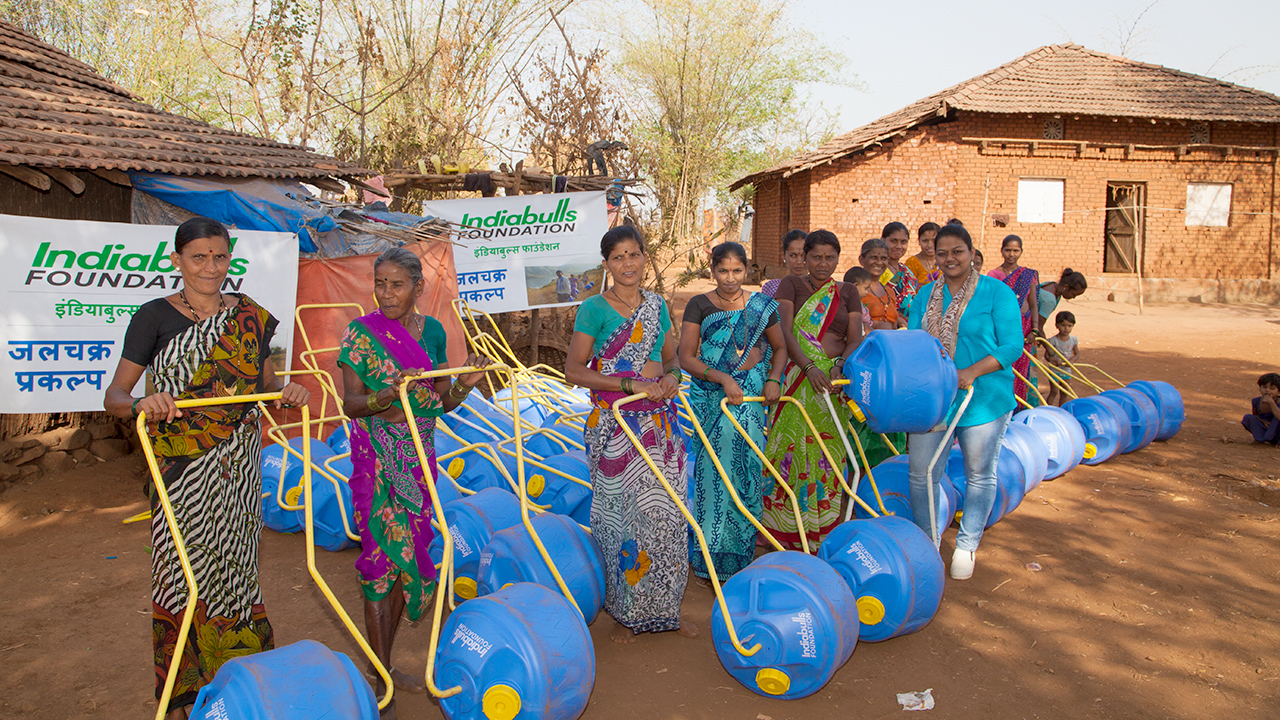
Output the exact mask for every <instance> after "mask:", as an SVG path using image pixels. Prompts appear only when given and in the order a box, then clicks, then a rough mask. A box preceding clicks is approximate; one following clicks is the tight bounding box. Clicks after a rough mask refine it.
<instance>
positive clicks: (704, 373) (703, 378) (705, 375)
mask: <svg viewBox="0 0 1280 720" xmlns="http://www.w3.org/2000/svg"><path fill="white" fill-rule="evenodd" d="M709 372H711V366H710V365H708V366H706V367H704V368H702V380H703V381H704V382H711V379H710V378H708V377H707V373H709Z"/></svg>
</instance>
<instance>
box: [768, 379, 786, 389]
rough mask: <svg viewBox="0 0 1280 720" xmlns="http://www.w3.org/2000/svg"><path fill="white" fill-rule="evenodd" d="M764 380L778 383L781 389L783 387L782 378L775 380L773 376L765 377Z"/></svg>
mask: <svg viewBox="0 0 1280 720" xmlns="http://www.w3.org/2000/svg"><path fill="white" fill-rule="evenodd" d="M764 381H765V383H766V384H768V383H778V388H779V389H781V388H782V381H781V380H774V379H773V378H765V379H764Z"/></svg>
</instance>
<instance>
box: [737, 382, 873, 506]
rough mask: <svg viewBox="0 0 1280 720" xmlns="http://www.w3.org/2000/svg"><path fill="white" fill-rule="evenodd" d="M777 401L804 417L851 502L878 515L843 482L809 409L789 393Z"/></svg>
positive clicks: (841, 469)
mask: <svg viewBox="0 0 1280 720" xmlns="http://www.w3.org/2000/svg"><path fill="white" fill-rule="evenodd" d="M806 382H808V381H806ZM744 399H745V398H744ZM752 399H753V400H757V399H763V398H752ZM778 402H788V403H791V404H792V405H795V406H796V409H797V410H799V411H800V417H801V418H803V419H804V424H805V425H806V426H808V428H809V431H810V432H812V433H813V439H814V441H815V442H816V443H817V445H818V449H819V450H821V451H822V456H823V457H825V458H826V459H827V464H828V465H830V466H831V468H832V471H833V472H835V476H836V480H837V482H839V483H840V487H841V488H843V489H844V491H845V493H847V494H848V495H849V498H850V499H851V500H852V501H853V502H855V503H857V504H858V505H860V506H862V509H863V510H866V511H867V513H869V514H870V515H871V517H880V513H878V512H876V511H875V509H874V508H872V507H871V506H870V505H868V504H867V503H866V502H865V501H863V499H862V498H860V497H858V494H857V493H855V492H854V491H853V489H852V488H850V487H849V483H847V482H845V479H844V469H843V468H841V466H840V463H838V462H836V459H835V457H833V456H832V455H831V451H830V450H828V449H827V444H826V442H824V441H823V440H822V434H821V433H819V432H818V427H817V426H816V425H814V424H813V420H812V419H811V418H810V417H809V411H808V410H805V409H804V404H803V403H801V402H800V401H799V400H797V399H795V398H794V397H792V396H790V395H783V396H782V397H780V398H778ZM836 427H837V428H838V429H839V428H840V426H839V424H838V423H837V426H836ZM836 468H840V469H838V470H837V469H836Z"/></svg>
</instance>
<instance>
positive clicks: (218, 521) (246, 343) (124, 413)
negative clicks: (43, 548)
mask: <svg viewBox="0 0 1280 720" xmlns="http://www.w3.org/2000/svg"><path fill="white" fill-rule="evenodd" d="M173 246H174V252H173V253H172V254H170V256H169V259H170V261H171V262H172V263H173V266H174V267H175V268H177V269H178V271H179V272H181V273H182V285H183V287H182V290H180V291H178V292H177V293H174V294H173V295H170V296H168V297H163V298H159V299H156V300H152V301H151V302H149V303H146V304H145V305H143V306H142V307H141V308H139V309H138V312H137V313H135V314H134V316H133V320H132V321H130V323H129V329H128V330H127V331H126V333H125V340H124V347H123V348H122V350H121V353H120V355H121V357H120V362H119V365H118V366H117V367H116V373H115V377H114V378H113V379H112V381H111V385H110V386H109V387H108V388H107V392H106V400H105V402H104V406H105V407H106V410H107V412H110V413H111V414H113V415H115V416H116V417H121V418H130V417H137V415H138V414H139V413H143V412H145V413H146V415H147V419H148V420H149V421H151V422H153V423H155V425H154V426H153V427H154V430H153V431H152V434H153V437H154V444H155V453H156V458H157V460H158V461H159V465H160V475H161V478H162V479H163V481H164V484H165V489H166V491H167V492H168V494H169V497H170V500H171V501H172V504H173V509H174V514H175V516H176V518H177V522H178V527H179V530H180V531H181V532H182V537H183V540H184V544H185V545H186V548H187V553H188V557H189V559H190V561H191V566H192V569H193V570H194V571H195V578H196V585H197V587H198V588H199V602H198V603H197V604H196V608H195V619H194V622H193V624H192V627H191V631H190V634H189V635H188V636H187V641H186V645H185V646H184V647H181V648H179V647H177V641H178V629H179V626H180V624H181V622H182V613H183V611H184V609H185V608H186V604H187V583H186V579H185V578H184V577H183V574H182V565H181V563H180V562H179V559H178V552H177V546H176V545H175V544H174V540H173V535H172V533H171V532H170V531H169V525H168V523H167V522H166V521H165V515H164V512H163V510H162V509H161V508H160V501H159V497H158V495H156V494H155V493H154V492H151V489H152V488H151V485H150V483H148V485H147V489H148V494H149V495H150V496H151V545H152V555H151V629H152V641H153V644H154V650H155V653H154V656H155V671H156V698H157V699H159V698H160V696H161V695H162V694H163V690H164V685H165V680H166V678H167V677H168V673H169V665H170V663H171V662H172V660H173V657H174V655H175V654H178V655H181V658H182V659H181V660H180V664H179V665H178V677H177V678H176V679H175V682H174V686H173V694H172V696H171V697H170V700H169V707H168V711H167V712H168V717H170V718H185V717H187V712H188V707H187V706H189V705H191V704H192V703H194V702H195V699H196V694H197V693H198V692H199V691H200V688H201V687H203V686H205V685H207V684H209V683H210V682H211V681H212V680H213V677H214V675H215V674H216V673H217V672H218V668H220V667H222V664H223V663H225V662H226V661H227V660H230V659H231V658H233V657H239V656H242V655H250V654H252V653H256V652H261V651H264V650H270V649H272V648H273V647H275V637H274V634H273V632H272V629H271V623H270V621H268V620H267V612H266V608H265V607H264V606H263V603H262V591H261V589H260V588H259V586H258V536H259V535H260V534H261V533H262V499H261V493H262V460H261V454H262V438H261V430H260V428H259V427H258V416H259V413H258V410H257V406H256V405H255V404H247V403H242V404H230V405H215V406H211V407H205V408H194V409H189V410H185V411H183V410H179V409H178V408H177V406H176V405H175V403H174V401H175V400H183V399H192V398H212V397H222V396H226V395H248V394H253V393H261V392H275V391H280V390H283V398H282V399H281V400H279V401H277V402H276V406H277V407H289V406H298V405H304V404H306V403H307V401H308V400H309V399H310V395H309V394H308V392H307V390H306V389H305V388H303V387H302V386H300V385H292V384H291V385H283V384H282V383H281V381H280V380H278V379H277V378H276V375H275V370H274V369H273V368H272V365H271V359H270V358H271V338H272V336H273V335H274V334H275V329H276V319H275V318H274V317H272V316H271V314H270V313H269V312H267V311H266V310H265V309H263V308H262V307H261V306H259V305H258V304H257V303H255V302H254V301H253V300H251V299H249V297H248V296H246V295H236V294H229V293H227V294H224V293H223V292H222V283H223V281H224V280H225V279H226V277H227V271H228V269H229V267H230V264H231V239H230V235H229V233H228V232H227V229H226V228H225V227H223V226H222V224H221V223H219V222H217V221H215V220H210V219H208V218H192V219H191V220H188V221H186V222H184V223H183V224H182V225H181V226H180V227H179V228H178V232H177V235H176V236H175V239H174V243H173ZM144 371H149V372H150V379H151V383H152V384H153V385H154V386H155V389H156V392H154V393H152V394H150V395H147V396H145V397H141V398H134V397H132V396H131V393H132V391H133V388H134V387H135V386H137V384H138V381H139V380H140V379H141V378H142V374H143V372H144Z"/></svg>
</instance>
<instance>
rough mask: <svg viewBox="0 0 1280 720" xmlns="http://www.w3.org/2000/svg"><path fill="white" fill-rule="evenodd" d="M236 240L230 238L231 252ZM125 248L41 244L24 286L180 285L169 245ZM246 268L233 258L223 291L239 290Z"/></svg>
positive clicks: (245, 260)
mask: <svg viewBox="0 0 1280 720" xmlns="http://www.w3.org/2000/svg"><path fill="white" fill-rule="evenodd" d="M235 247H236V238H231V249H232V250H233V251H234V250H235ZM127 249H128V247H127V246H125V245H122V244H119V243H116V244H107V245H103V246H102V249H101V250H96V249H95V250H86V251H76V250H67V249H60V248H56V247H54V243H53V242H42V243H40V247H39V248H37V249H36V254H35V257H34V258H32V260H31V270H29V271H28V272H27V281H26V282H25V283H24V284H25V285H31V284H32V283H41V282H43V283H47V284H49V285H53V286H54V287H62V286H64V285H70V284H71V283H72V282H74V283H75V285H76V286H77V287H124V288H140V287H148V288H150V287H158V288H171V289H177V288H178V286H179V285H180V283H181V282H182V276H181V275H180V274H178V272H177V270H176V269H175V268H174V267H173V263H171V262H169V243H168V242H161V243H157V244H156V249H155V252H150V253H137V252H134V253H130V252H125V251H126V250H127ZM248 268H249V260H248V259H247V258H232V259H231V268H230V269H229V270H228V272H227V274H228V275H229V276H231V277H228V278H227V280H226V283H225V285H224V289H230V290H234V291H238V290H239V289H240V283H242V282H243V281H244V280H243V279H242V278H240V276H242V275H244V273H245V271H246V270H248Z"/></svg>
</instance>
